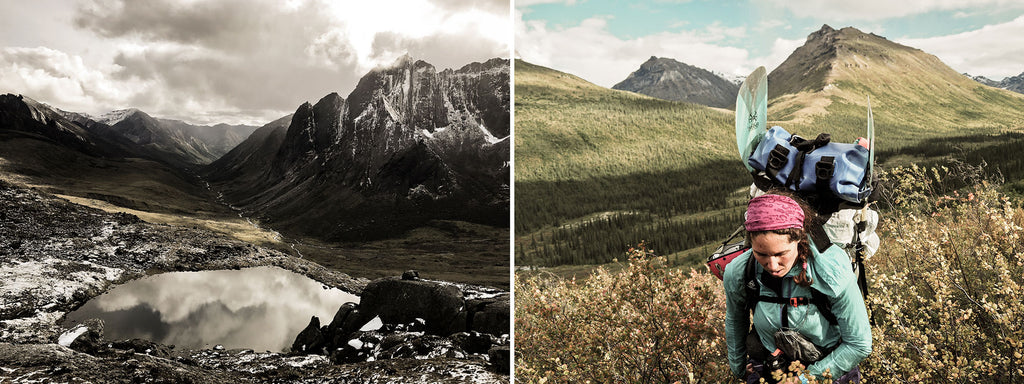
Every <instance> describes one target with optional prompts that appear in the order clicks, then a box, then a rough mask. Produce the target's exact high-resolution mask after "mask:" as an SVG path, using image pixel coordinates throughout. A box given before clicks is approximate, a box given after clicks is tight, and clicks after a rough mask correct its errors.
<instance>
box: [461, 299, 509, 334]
mask: <svg viewBox="0 0 1024 384" xmlns="http://www.w3.org/2000/svg"><path fill="white" fill-rule="evenodd" d="M509 297H510V296H509V294H508V293H504V294H500V295H498V296H495V297H492V298H486V299H473V300H469V301H467V302H466V310H467V312H468V313H467V319H466V321H467V323H468V324H466V328H467V329H468V330H470V331H477V332H483V333H489V334H491V335H495V336H501V335H508V334H511V332H510V329H511V322H510V320H509V319H510V318H511V312H510V310H509V308H510V303H509Z"/></svg>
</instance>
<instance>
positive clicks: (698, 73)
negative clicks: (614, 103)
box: [612, 56, 739, 108]
mask: <svg viewBox="0 0 1024 384" xmlns="http://www.w3.org/2000/svg"><path fill="white" fill-rule="evenodd" d="M612 89H619V90H624V91H631V92H636V93H640V94H644V95H648V96H651V97H657V98H659V99H665V100H672V101H686V102H691V103H696V104H702V105H707V106H711V107H719V108H732V106H733V104H734V103H735V99H736V92H737V91H738V90H739V86H737V85H736V84H735V83H733V82H731V81H728V80H726V79H724V78H722V77H721V76H718V75H716V74H714V73H712V72H710V71H708V70H706V69H702V68H698V67H695V66H692V65H689V64H686V63H682V62H679V61H676V60H674V59H670V58H658V57H656V56H651V58H650V59H648V60H647V61H646V62H644V63H643V64H640V69H637V70H636V71H635V72H633V73H631V74H630V75H629V77H627V78H626V80H623V81H622V82H620V83H618V84H615V85H614V86H612Z"/></svg>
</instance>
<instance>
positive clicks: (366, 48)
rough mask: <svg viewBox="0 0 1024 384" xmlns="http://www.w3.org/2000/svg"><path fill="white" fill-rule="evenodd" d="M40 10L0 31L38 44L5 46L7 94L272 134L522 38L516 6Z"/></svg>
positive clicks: (330, 3)
mask: <svg viewBox="0 0 1024 384" xmlns="http://www.w3.org/2000/svg"><path fill="white" fill-rule="evenodd" d="M40 1H41V2H30V3H29V2H26V3H24V4H26V5H21V4H22V3H19V5H18V6H16V7H15V6H12V7H5V8H4V10H5V11H10V12H17V13H19V14H20V16H15V17H12V16H11V15H10V14H4V13H0V21H4V23H3V24H2V25H0V31H8V32H9V31H31V33H4V34H0V41H2V42H3V43H4V44H6V45H7V46H5V47H2V48H3V49H2V51H0V87H2V88H4V89H5V90H8V91H17V92H18V93H25V94H26V95H34V96H36V97H40V98H41V99H43V100H41V101H43V102H50V103H52V104H54V105H57V106H64V107H65V108H66V109H68V110H74V111H82V112H89V113H94V114H97V113H104V112H106V111H109V110H112V109H118V108H127V107H136V108H139V109H142V110H144V111H146V112H147V113H150V114H151V115H154V116H159V117H166V118H175V119H182V120H186V121H190V122H197V123H203V124H206V123H217V122H229V123H239V122H245V123H250V124H262V123H266V122H268V121H271V120H273V119H276V118H278V117H280V116H283V115H284V114H286V113H290V112H292V111H294V110H295V108H296V107H297V106H298V105H300V104H301V103H303V102H305V101H316V100H318V99H320V98H321V97H323V96H324V95H326V94H328V93H331V92H338V93H339V94H341V95H347V94H348V93H349V92H350V91H351V90H352V88H354V87H355V84H356V83H357V82H358V79H359V78H360V77H361V76H363V75H364V74H365V73H366V72H367V71H368V70H370V69H371V68H373V67H374V66H377V65H383V64H387V63H391V62H393V61H394V60H395V58H397V57H398V56H400V55H402V54H405V53H409V54H410V55H412V56H414V57H415V58H417V59H421V60H425V61H427V62H429V63H431V64H433V65H435V66H436V67H438V68H439V69H441V68H459V67H462V66H463V65H465V64H467V63H469V62H472V61H484V60H487V59H489V58H492V57H496V56H502V57H507V56H508V52H507V51H508V48H509V45H510V44H511V42H510V41H501V40H502V37H501V36H503V35H502V33H500V32H497V31H499V30H504V29H510V28H511V25H510V24H507V23H506V22H510V21H509V20H508V17H507V14H508V7H509V5H508V3H507V2H506V1H495V0H471V1H450V0H437V1H435V2H432V3H426V2H422V1H414V2H405V1H401V0H378V1H374V2H362V1H358V2H357V1H343V0H337V1H335V0H294V1H288V2H284V1H279V0H148V1H126V0H79V1H75V2H69V1H64V0H40ZM423 1H432V0H423ZM8 8H10V9H8ZM47 8H49V9H47ZM43 10H45V11H43ZM40 13H46V14H48V15H51V16H55V17H43V18H39V17H36V16H38V14H40ZM56 16H59V17H56ZM379 31H388V32H385V33H381V34H379V35H377V32H379ZM42 36H46V37H45V38H43V37H42ZM410 36H417V37H415V38H414V37H410ZM421 36H425V37H421Z"/></svg>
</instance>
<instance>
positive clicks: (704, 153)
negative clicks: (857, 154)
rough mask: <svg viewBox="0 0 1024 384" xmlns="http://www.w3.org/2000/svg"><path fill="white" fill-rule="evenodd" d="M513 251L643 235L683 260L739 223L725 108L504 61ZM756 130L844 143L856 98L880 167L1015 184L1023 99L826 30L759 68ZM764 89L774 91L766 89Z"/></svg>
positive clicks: (1020, 177)
mask: <svg viewBox="0 0 1024 384" xmlns="http://www.w3.org/2000/svg"><path fill="white" fill-rule="evenodd" d="M515 71H516V78H515V82H516V83H515V86H516V100H515V103H516V121H515V127H516V135H515V136H516V143H515V144H516V148H515V151H516V169H515V174H516V212H515V215H516V226H515V230H516V246H517V247H516V253H517V255H516V260H517V264H520V265H564V264H593V263H601V262H607V261H610V260H611V259H612V258H613V257H614V256H615V255H620V254H622V251H623V250H624V249H625V248H627V247H628V246H629V245H633V244H636V243H638V242H639V241H641V240H647V241H648V244H649V245H650V246H651V247H653V248H656V250H657V252H658V253H660V254H666V255H668V256H669V260H670V261H671V262H673V263H677V264H684V265H696V264H698V263H700V261H701V259H702V257H703V256H706V255H707V253H708V251H710V250H711V248H713V247H714V245H715V244H714V243H715V241H716V240H719V241H720V240H721V239H720V238H721V237H722V236H724V235H727V234H728V233H729V232H731V229H732V227H735V226H738V225H739V223H740V222H741V219H740V214H741V208H739V205H740V204H742V202H743V201H745V192H746V190H745V187H746V186H747V185H749V183H750V177H749V176H748V175H746V174H745V173H744V172H743V168H742V166H741V165H740V162H739V161H738V159H736V157H737V155H736V154H735V151H736V149H735V139H734V137H735V134H734V128H733V122H734V120H733V115H732V112H730V111H724V110H716V109H711V108H706V107H702V106H697V105H693V104H685V103H677V102H668V101H663V100H657V99H651V98H647V97H644V96H640V95H636V94H631V93H624V92H618V91H614V90H610V89H606V88H602V87H599V86H596V85H594V84H590V83H588V82H586V81H584V80H582V79H580V78H578V77H575V76H572V75H570V74H566V73H561V72H558V71H554V70H551V69H548V68H543V67H539V66H536V65H532V64H529V63H525V62H522V61H517V62H516V69H515ZM769 87H770V90H771V91H772V92H770V93H769V97H770V98H771V100H770V103H769V109H768V118H769V125H781V126H783V127H785V128H786V129H787V130H788V131H790V132H792V133H797V134H800V135H802V136H804V137H814V136H817V134H818V133H821V132H828V133H831V134H832V136H833V140H835V141H840V142H852V141H853V140H854V139H855V138H857V137H858V136H865V135H866V128H867V105H868V98H869V97H870V100H871V107H872V110H873V111H874V117H875V129H876V135H877V136H876V144H877V145H876V150H877V160H878V162H879V164H880V166H881V167H882V168H886V167H889V166H895V165H907V164H911V163H914V164H922V165H929V164H942V163H945V162H948V161H949V160H950V159H958V160H963V161H966V162H968V163H971V164H980V163H983V162H984V163H986V164H988V167H987V168H986V169H987V171H989V172H994V173H995V172H997V173H1000V174H1002V175H1003V176H1004V177H1005V178H1006V180H1007V184H1006V190H1008V191H1010V192H1016V193H1024V162H1022V161H1021V159H1020V156H1019V153H1020V151H1019V150H1020V149H1024V95H1020V94H1016V93H1012V92H1009V91H1005V90H1000V89H996V88H992V87H987V86H984V85H981V84H979V83H977V82H975V81H973V80H970V79H968V78H966V77H965V76H962V75H960V74H958V73H957V72H955V71H954V70H952V69H950V68H949V67H948V66H946V65H945V64H943V63H942V62H941V61H939V60H938V59H937V58H935V57H934V56H932V55H929V54H927V53H925V52H923V51H920V50H918V49H914V48H911V47H906V46H903V45H899V44H896V43H893V42H890V41H888V40H886V39H885V38H882V37H880V36H876V35H869V34H864V33H862V32H860V31H858V30H856V29H854V28H843V29H841V30H834V29H831V28H828V27H827V26H826V27H825V28H823V29H822V30H821V31H818V32H815V33H813V34H811V35H810V36H809V37H808V40H807V43H806V44H805V45H804V46H803V47H801V48H799V49H797V50H796V51H794V53H793V54H792V55H791V56H790V58H789V59H787V61H786V62H784V63H783V64H782V65H780V66H779V67H778V68H776V69H775V70H773V71H772V73H771V74H770V75H769ZM775 93H777V94H775Z"/></svg>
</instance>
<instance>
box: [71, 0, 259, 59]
mask: <svg viewBox="0 0 1024 384" xmlns="http://www.w3.org/2000/svg"><path fill="white" fill-rule="evenodd" d="M262 8H263V7H261V6H260V5H259V4H258V3H253V2H251V1H245V0H227V1H221V2H197V3H195V4H189V5H184V4H182V3H181V2H176V1H166V0H157V1H96V2H90V3H86V4H81V5H80V6H79V8H78V12H77V14H76V15H75V17H74V22H75V25H76V26H78V27H80V28H84V29H88V30H91V31H93V32H95V33H97V34H99V35H100V36H104V37H123V36H135V37H140V38H142V39H144V40H152V41H172V42H178V43H184V44H201V45H207V46H221V47H223V46H228V45H233V44H239V43H241V45H242V47H243V48H244V47H247V46H249V44H245V43H246V42H247V41H248V40H249V39H244V38H243V37H247V36H251V35H252V33H251V32H254V31H256V30H258V29H259V28H260V26H261V24H262V23H263V22H264V20H263V18H264V17H265V15H268V13H267V12H266V11H268V10H266V9H262Z"/></svg>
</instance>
